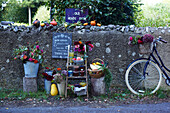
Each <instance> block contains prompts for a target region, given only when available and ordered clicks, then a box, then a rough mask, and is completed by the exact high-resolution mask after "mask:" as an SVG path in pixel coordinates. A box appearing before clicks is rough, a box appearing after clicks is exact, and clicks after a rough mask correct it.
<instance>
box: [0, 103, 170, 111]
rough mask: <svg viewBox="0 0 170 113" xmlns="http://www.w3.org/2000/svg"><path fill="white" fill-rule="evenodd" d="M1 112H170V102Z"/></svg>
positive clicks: (0, 109)
mask: <svg viewBox="0 0 170 113" xmlns="http://www.w3.org/2000/svg"><path fill="white" fill-rule="evenodd" d="M0 113H170V103H161V104H136V105H123V106H110V107H109V108H92V107H90V106H81V107H66V106H58V107H32V108H23V107H16V108H7V107H0Z"/></svg>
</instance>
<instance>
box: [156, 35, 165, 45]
mask: <svg viewBox="0 0 170 113" xmlns="http://www.w3.org/2000/svg"><path fill="white" fill-rule="evenodd" d="M154 42H163V43H167V41H166V40H163V39H162V37H161V36H159V38H157V39H156V40H155V41H154Z"/></svg>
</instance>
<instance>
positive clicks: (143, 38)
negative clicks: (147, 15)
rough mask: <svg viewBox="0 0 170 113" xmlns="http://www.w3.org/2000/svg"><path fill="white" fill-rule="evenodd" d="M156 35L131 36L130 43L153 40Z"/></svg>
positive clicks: (142, 42)
mask: <svg viewBox="0 0 170 113" xmlns="http://www.w3.org/2000/svg"><path fill="white" fill-rule="evenodd" d="M153 39H154V37H153V36H152V35H150V34H145V35H144V36H139V35H138V36H136V37H129V43H128V44H129V45H135V44H144V43H151V42H153Z"/></svg>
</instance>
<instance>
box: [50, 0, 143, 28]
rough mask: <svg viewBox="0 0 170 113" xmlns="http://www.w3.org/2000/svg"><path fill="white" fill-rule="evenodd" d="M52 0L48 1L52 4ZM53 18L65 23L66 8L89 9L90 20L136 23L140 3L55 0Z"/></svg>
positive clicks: (105, 0) (117, 0)
mask: <svg viewBox="0 0 170 113" xmlns="http://www.w3.org/2000/svg"><path fill="white" fill-rule="evenodd" d="M50 3H51V1H50V2H48V5H49V6H51V5H50ZM52 4H55V6H54V8H53V9H52V13H51V14H52V15H53V18H55V19H57V20H58V21H59V22H60V23H63V21H64V18H65V8H80V9H88V10H89V15H88V21H90V20H96V21H97V22H99V23H102V24H104V25H108V24H121V25H127V24H134V20H133V19H134V15H133V14H134V13H135V12H136V11H138V8H137V7H139V6H140V4H137V3H136V0H135V1H134V0H122V1H120V0H76V1H74V0H53V1H52Z"/></svg>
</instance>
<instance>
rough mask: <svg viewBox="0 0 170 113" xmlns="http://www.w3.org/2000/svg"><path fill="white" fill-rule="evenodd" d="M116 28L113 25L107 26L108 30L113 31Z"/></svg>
mask: <svg viewBox="0 0 170 113" xmlns="http://www.w3.org/2000/svg"><path fill="white" fill-rule="evenodd" d="M115 27H116V26H115V25H108V28H110V29H114V28H115Z"/></svg>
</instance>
